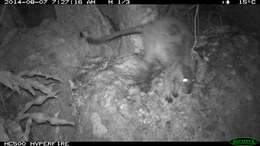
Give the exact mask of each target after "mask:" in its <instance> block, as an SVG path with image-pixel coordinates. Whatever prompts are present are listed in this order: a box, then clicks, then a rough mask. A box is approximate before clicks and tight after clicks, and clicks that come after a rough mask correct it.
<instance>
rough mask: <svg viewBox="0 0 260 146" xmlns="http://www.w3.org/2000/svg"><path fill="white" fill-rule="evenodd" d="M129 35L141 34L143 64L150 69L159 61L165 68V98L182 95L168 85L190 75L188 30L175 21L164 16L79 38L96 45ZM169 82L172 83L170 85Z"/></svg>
mask: <svg viewBox="0 0 260 146" xmlns="http://www.w3.org/2000/svg"><path fill="white" fill-rule="evenodd" d="M131 34H141V35H142V37H143V46H144V58H143V59H144V61H145V62H146V63H147V65H148V66H149V67H151V66H153V65H154V64H155V63H157V62H159V63H160V64H161V65H162V66H163V67H164V68H165V71H166V75H165V94H166V96H170V95H172V93H173V95H178V94H179V92H184V91H182V90H181V91H177V90H179V89H180V88H178V89H177V86H176V85H174V87H172V86H171V85H173V84H175V83H181V82H182V81H183V79H184V73H186V74H191V70H192V57H191V53H192V52H191V47H192V42H193V36H192V34H191V32H190V31H189V29H188V27H187V26H186V25H185V24H184V23H183V22H181V21H180V20H178V19H177V18H174V17H164V18H161V19H158V20H155V21H152V22H149V23H147V24H142V25H138V26H136V27H132V28H129V29H125V30H122V31H118V32H115V33H113V34H110V35H107V36H104V37H101V38H92V37H85V36H83V37H84V38H85V39H86V41H87V42H89V43H93V44H100V43H105V42H108V41H111V40H114V39H116V38H119V37H121V36H126V35H131ZM188 76H192V75H188ZM187 79H188V78H187ZM173 80H174V82H175V83H172V81H173ZM178 86H182V84H178ZM187 93H188V92H187Z"/></svg>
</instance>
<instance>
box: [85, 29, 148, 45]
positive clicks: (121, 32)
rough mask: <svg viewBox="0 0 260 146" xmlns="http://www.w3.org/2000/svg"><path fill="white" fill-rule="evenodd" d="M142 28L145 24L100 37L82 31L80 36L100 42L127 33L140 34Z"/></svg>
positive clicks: (90, 41)
mask: <svg viewBox="0 0 260 146" xmlns="http://www.w3.org/2000/svg"><path fill="white" fill-rule="evenodd" d="M142 28H143V25H138V26H136V27H132V28H129V29H125V30H120V31H117V32H114V33H112V34H109V35H105V36H103V37H100V38H92V37H88V36H85V35H84V34H83V33H82V32H80V36H81V37H83V38H85V39H86V41H87V42H88V43H91V44H100V43H105V42H108V41H111V40H113V39H116V38H119V37H121V36H125V35H131V34H140V33H142Z"/></svg>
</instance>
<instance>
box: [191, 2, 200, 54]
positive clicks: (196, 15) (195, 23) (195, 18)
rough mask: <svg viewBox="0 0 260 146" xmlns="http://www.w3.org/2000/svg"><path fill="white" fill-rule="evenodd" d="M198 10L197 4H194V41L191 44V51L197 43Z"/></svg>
mask: <svg viewBox="0 0 260 146" xmlns="http://www.w3.org/2000/svg"><path fill="white" fill-rule="evenodd" d="M198 12H199V5H196V11H195V16H194V43H193V46H192V51H193V52H194V48H195V47H196V46H197V43H198V38H197V19H198V18H197V17H198Z"/></svg>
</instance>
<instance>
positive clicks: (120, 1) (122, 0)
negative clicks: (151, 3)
mask: <svg viewBox="0 0 260 146" xmlns="http://www.w3.org/2000/svg"><path fill="white" fill-rule="evenodd" d="M118 4H119V5H128V4H130V0H118Z"/></svg>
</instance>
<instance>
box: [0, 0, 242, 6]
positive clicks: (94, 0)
mask: <svg viewBox="0 0 260 146" xmlns="http://www.w3.org/2000/svg"><path fill="white" fill-rule="evenodd" d="M77 1H78V2H77ZM227 1H228V2H229V4H239V3H240V2H242V1H243V0H1V1H0V2H1V3H0V4H7V3H8V4H16V5H21V4H23V5H24V4H27V5H30V4H41V5H46V4H55V5H66V4H67V5H71V4H73V5H75V4H83V5H91V4H107V5H109V4H113V5H119V4H121V5H126V4H224V5H227ZM65 2H66V3H65ZM79 2H80V3H79ZM109 2H112V3H109Z"/></svg>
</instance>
